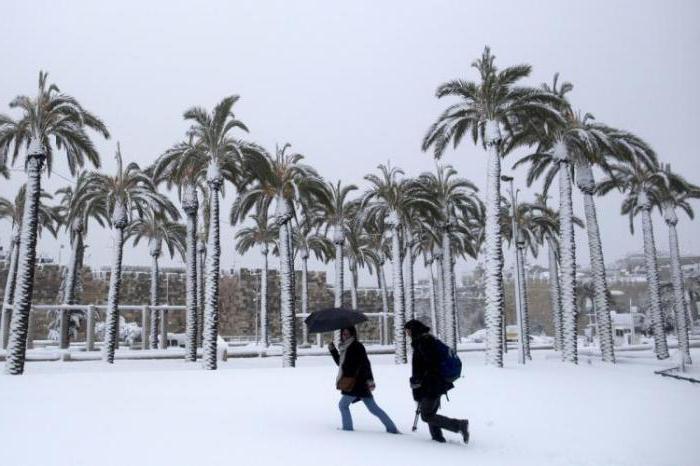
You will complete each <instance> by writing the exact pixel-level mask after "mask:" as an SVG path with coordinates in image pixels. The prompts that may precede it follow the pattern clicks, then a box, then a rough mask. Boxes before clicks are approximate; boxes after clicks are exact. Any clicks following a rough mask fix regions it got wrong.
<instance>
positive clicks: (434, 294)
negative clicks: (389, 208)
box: [417, 221, 444, 338]
mask: <svg viewBox="0 0 700 466" xmlns="http://www.w3.org/2000/svg"><path fill="white" fill-rule="evenodd" d="M435 223H436V222H432V221H424V222H423V226H422V228H421V229H420V233H419V240H418V245H417V249H418V253H419V254H421V255H422V256H423V265H424V266H425V268H426V269H428V272H429V273H430V297H429V301H430V327H431V328H432V329H433V332H434V333H435V335H436V336H439V337H442V330H441V327H440V324H439V323H440V321H441V317H442V311H443V307H442V292H440V291H442V287H440V288H438V284H437V281H436V274H435V270H434V267H433V265H434V264H435V263H436V262H435V260H436V255H437V254H439V243H440V239H441V238H440V234H439V232H438V231H437V225H435ZM439 290H440V291H439ZM443 338H444V337H443Z"/></svg>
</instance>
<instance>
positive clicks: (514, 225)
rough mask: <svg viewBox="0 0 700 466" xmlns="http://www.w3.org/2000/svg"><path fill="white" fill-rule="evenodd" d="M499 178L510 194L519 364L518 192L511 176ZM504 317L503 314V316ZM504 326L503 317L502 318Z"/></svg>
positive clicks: (521, 357)
mask: <svg viewBox="0 0 700 466" xmlns="http://www.w3.org/2000/svg"><path fill="white" fill-rule="evenodd" d="M501 180H502V181H504V182H506V183H508V194H509V195H510V206H511V225H512V236H513V238H512V243H513V246H514V247H513V252H514V255H515V273H514V274H513V275H514V277H513V278H514V282H515V292H514V293H513V294H514V295H515V317H516V320H517V325H518V362H519V363H520V364H525V341H524V338H525V332H524V331H523V315H522V312H523V308H522V303H521V296H520V255H519V254H518V247H519V241H520V235H519V234H518V225H517V221H516V219H515V215H516V212H517V211H518V205H517V202H518V192H517V191H514V190H513V177H512V176H507V175H502V176H501ZM504 317H505V316H504ZM504 328H505V319H504Z"/></svg>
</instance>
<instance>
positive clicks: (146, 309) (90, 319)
mask: <svg viewBox="0 0 700 466" xmlns="http://www.w3.org/2000/svg"><path fill="white" fill-rule="evenodd" d="M107 307H108V306H107V304H33V305H32V306H31V308H30V312H37V311H83V312H85V317H86V330H85V349H86V350H87V351H93V350H94V349H95V314H96V313H97V312H98V311H106V310H107ZM12 309H13V306H12V305H11V304H8V305H5V306H3V309H2V325H1V326H2V328H0V348H5V347H6V346H7V343H6V341H5V335H6V334H7V329H5V327H6V326H9V318H8V317H9V315H8V311H12ZM186 309H187V308H186V307H185V306H175V305H169V304H163V305H159V306H151V305H148V304H145V305H135V304H120V305H119V306H118V310H119V311H120V312H121V311H137V312H141V327H142V330H141V332H142V334H141V341H142V343H143V349H147V348H148V343H149V338H150V334H149V332H148V330H147V329H149V328H150V326H149V325H148V324H149V319H150V313H151V311H156V312H158V311H160V312H162V311H184V310H186ZM167 328H168V326H167V318H166V314H164V313H163V314H161V321H160V329H159V330H160V348H161V349H165V348H166V347H167V341H168V339H167Z"/></svg>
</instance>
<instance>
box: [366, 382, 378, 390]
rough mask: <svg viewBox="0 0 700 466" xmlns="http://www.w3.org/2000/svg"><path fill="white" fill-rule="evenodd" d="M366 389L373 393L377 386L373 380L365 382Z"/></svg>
mask: <svg viewBox="0 0 700 466" xmlns="http://www.w3.org/2000/svg"><path fill="white" fill-rule="evenodd" d="M367 388H369V391H370V392H373V391H374V389H375V388H377V386H376V385H375V384H374V380H368V381H367Z"/></svg>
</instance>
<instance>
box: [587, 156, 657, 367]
mask: <svg viewBox="0 0 700 466" xmlns="http://www.w3.org/2000/svg"><path fill="white" fill-rule="evenodd" d="M631 147H632V148H633V150H634V152H636V153H638V154H639V157H637V158H630V159H629V160H628V161H627V162H625V163H615V164H611V166H610V173H611V176H609V177H607V178H605V179H604V180H602V181H601V182H600V183H598V186H597V188H596V192H597V193H598V194H599V195H604V194H607V193H608V192H610V191H611V190H612V189H619V190H620V191H621V192H623V193H625V199H624V201H623V203H622V214H623V215H628V216H629V221H630V231H631V232H632V233H633V234H634V217H635V216H636V215H637V214H640V213H641V215H642V231H643V233H644V257H645V262H646V269H647V270H646V272H647V285H648V290H649V313H650V317H651V325H652V331H653V334H654V349H655V352H656V357H657V358H658V359H666V358H668V357H669V354H668V345H667V343H666V334H665V332H664V323H663V316H662V314H661V297H660V292H659V269H658V265H657V259H656V257H657V256H656V244H655V242H654V229H653V225H652V223H651V209H652V207H653V205H654V204H653V202H655V199H654V196H655V194H656V192H657V191H658V189H659V188H660V187H661V186H663V183H664V181H663V179H664V176H663V174H662V172H661V171H660V169H659V167H658V163H657V162H656V156H655V154H653V152H652V151H651V149H650V148H648V146H646V145H643V144H640V145H636V146H631ZM652 161H653V162H652Z"/></svg>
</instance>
